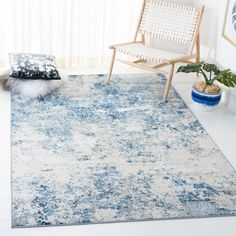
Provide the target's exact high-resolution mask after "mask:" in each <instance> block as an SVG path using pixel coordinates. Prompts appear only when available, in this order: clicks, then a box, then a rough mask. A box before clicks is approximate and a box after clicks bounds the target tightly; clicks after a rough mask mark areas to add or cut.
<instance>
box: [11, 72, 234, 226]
mask: <svg viewBox="0 0 236 236" xmlns="http://www.w3.org/2000/svg"><path fill="white" fill-rule="evenodd" d="M105 79H106V77H105V76H103V75H90V76H77V77H76V76H75V77H70V79H69V80H68V82H67V83H66V84H65V85H64V86H63V87H62V88H60V89H59V90H58V91H55V92H54V93H53V94H51V95H49V96H47V97H45V98H44V100H35V101H27V102H26V101H23V100H21V99H19V98H18V97H17V96H12V226H13V227H34V226H45V225H52V226H53V225H74V224H87V223H106V222H130V221H145V220H156V219H179V218H181V219H183V218H195V217H213V216H232V215H235V214H236V173H235V170H234V169H233V168H232V166H231V165H230V164H229V162H228V161H227V159H226V158H225V157H224V156H223V154H222V153H221V152H220V150H219V149H218V148H217V146H216V145H215V144H214V142H213V141H212V140H211V138H210V137H209V135H208V134H207V132H206V131H205V130H204V129H203V127H202V125H201V124H200V123H199V121H198V120H197V119H196V118H195V117H194V115H193V114H192V113H191V111H190V110H189V108H188V107H187V106H186V104H185V103H184V102H183V100H182V99H181V98H180V96H179V95H178V94H177V93H176V91H175V90H174V89H173V88H172V89H171V91H170V99H169V100H170V101H169V102H168V103H164V102H163V93H164V88H165V78H164V77H163V76H159V75H155V74H150V75H143V74H139V75H116V76H113V82H112V84H111V86H106V85H105V83H104V81H105Z"/></svg>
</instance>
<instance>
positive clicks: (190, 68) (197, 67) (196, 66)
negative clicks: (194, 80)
mask: <svg viewBox="0 0 236 236" xmlns="http://www.w3.org/2000/svg"><path fill="white" fill-rule="evenodd" d="M202 65H203V62H200V63H191V64H188V65H186V66H180V67H179V69H178V70H177V72H183V73H194V72H195V73H199V72H200V71H201V68H202Z"/></svg>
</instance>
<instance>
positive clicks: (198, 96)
mask: <svg viewBox="0 0 236 236" xmlns="http://www.w3.org/2000/svg"><path fill="white" fill-rule="evenodd" d="M221 96H222V90H220V92H219V93H216V94H206V93H203V92H199V91H198V90H197V89H196V86H195V85H193V87H192V99H193V101H194V102H196V103H199V104H202V105H204V106H208V107H213V106H216V105H218V104H219V102H220V100H221Z"/></svg>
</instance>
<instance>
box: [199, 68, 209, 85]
mask: <svg viewBox="0 0 236 236" xmlns="http://www.w3.org/2000/svg"><path fill="white" fill-rule="evenodd" d="M200 71H201V73H202V75H203V77H204V79H205V81H206V82H207V81H208V78H207V75H206V74H205V73H204V71H203V70H202V69H201V70H200Z"/></svg>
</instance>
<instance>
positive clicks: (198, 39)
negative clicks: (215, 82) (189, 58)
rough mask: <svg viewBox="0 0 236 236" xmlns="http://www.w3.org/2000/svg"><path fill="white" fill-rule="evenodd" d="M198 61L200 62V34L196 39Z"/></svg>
mask: <svg viewBox="0 0 236 236" xmlns="http://www.w3.org/2000/svg"><path fill="white" fill-rule="evenodd" d="M196 54H197V57H196V63H199V62H200V34H198V36H197V39H196ZM197 77H199V73H197Z"/></svg>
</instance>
